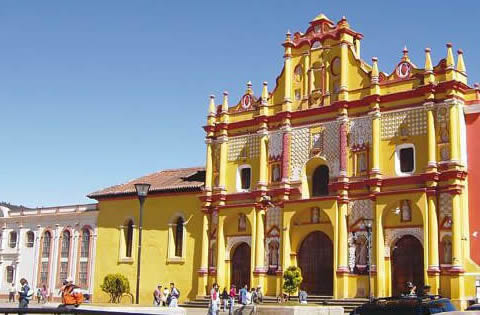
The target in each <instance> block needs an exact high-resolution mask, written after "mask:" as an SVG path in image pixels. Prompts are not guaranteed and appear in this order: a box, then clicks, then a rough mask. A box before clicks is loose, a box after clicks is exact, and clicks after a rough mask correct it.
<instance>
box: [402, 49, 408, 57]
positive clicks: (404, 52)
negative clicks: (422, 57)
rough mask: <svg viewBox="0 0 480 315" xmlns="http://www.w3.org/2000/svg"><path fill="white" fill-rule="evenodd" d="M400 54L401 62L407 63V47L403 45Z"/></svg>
mask: <svg viewBox="0 0 480 315" xmlns="http://www.w3.org/2000/svg"><path fill="white" fill-rule="evenodd" d="M402 52H403V57H402V60H404V61H407V60H408V48H407V45H405V46H404V47H403V50H402Z"/></svg>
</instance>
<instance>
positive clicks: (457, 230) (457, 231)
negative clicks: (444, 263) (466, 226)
mask: <svg viewBox="0 0 480 315" xmlns="http://www.w3.org/2000/svg"><path fill="white" fill-rule="evenodd" d="M461 208H462V207H461V203H460V192H459V191H456V192H454V193H453V194H452V270H455V271H458V272H460V271H463V250H462V216H461V210H462V209H461Z"/></svg>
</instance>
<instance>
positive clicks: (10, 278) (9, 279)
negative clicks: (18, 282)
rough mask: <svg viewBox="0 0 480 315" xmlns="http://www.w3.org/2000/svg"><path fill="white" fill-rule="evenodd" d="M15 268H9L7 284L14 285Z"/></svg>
mask: <svg viewBox="0 0 480 315" xmlns="http://www.w3.org/2000/svg"><path fill="white" fill-rule="evenodd" d="M13 272H14V269H13V266H7V282H8V283H12V282H13Z"/></svg>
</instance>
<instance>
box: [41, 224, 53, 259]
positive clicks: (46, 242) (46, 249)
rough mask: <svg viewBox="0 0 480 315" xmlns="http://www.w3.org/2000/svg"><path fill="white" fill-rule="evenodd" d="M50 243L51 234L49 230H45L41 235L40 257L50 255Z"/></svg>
mask: <svg viewBox="0 0 480 315" xmlns="http://www.w3.org/2000/svg"><path fill="white" fill-rule="evenodd" d="M51 243H52V235H51V234H50V232H49V231H47V232H45V234H44V235H43V244H42V258H49V257H50V247H51V246H50V245H51Z"/></svg>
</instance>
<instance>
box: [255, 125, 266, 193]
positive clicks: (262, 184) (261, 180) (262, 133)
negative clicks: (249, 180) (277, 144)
mask: <svg viewBox="0 0 480 315" xmlns="http://www.w3.org/2000/svg"><path fill="white" fill-rule="evenodd" d="M258 134H259V137H260V141H259V142H260V157H259V164H260V165H259V176H258V183H257V189H258V190H265V189H266V188H267V183H268V179H267V174H268V171H267V169H268V157H267V142H268V132H267V124H266V123H262V127H261V129H260V130H259V131H258Z"/></svg>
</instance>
